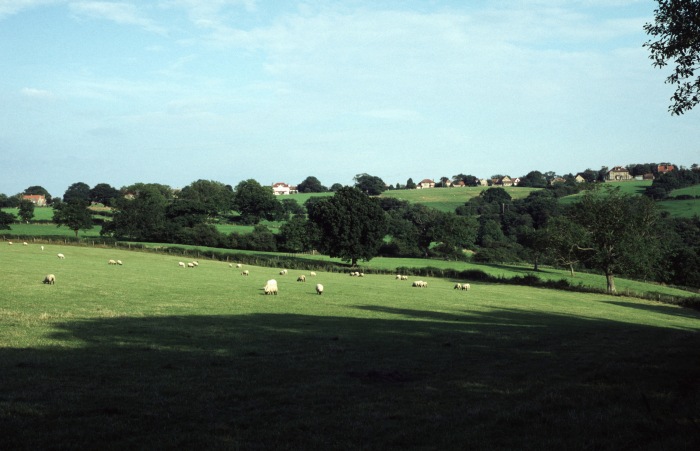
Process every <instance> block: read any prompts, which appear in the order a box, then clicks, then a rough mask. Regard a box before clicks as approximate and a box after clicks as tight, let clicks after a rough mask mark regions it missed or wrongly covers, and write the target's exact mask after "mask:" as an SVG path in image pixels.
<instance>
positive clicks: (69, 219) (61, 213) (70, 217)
mask: <svg viewBox="0 0 700 451" xmlns="http://www.w3.org/2000/svg"><path fill="white" fill-rule="evenodd" d="M89 205H90V204H89V202H88V201H86V200H83V199H78V198H73V199H71V200H70V201H68V202H59V203H57V204H55V205H54V210H53V222H54V224H56V227H61V226H65V227H68V228H69V229H70V230H72V231H73V232H75V236H76V237H77V236H78V232H79V231H80V230H90V229H92V228H93V227H94V225H93V223H92V214H91V213H90V210H89V209H88V206H89Z"/></svg>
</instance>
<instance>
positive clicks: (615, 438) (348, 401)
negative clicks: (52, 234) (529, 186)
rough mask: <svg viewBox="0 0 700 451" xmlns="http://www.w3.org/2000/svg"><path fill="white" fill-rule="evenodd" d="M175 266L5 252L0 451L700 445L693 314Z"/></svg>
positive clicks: (98, 254)
mask: <svg viewBox="0 0 700 451" xmlns="http://www.w3.org/2000/svg"><path fill="white" fill-rule="evenodd" d="M58 252H62V253H64V254H65V255H66V258H65V260H59V259H57V258H56V253H58ZM108 259H120V260H122V261H123V262H124V265H123V266H110V265H107V260H108ZM180 259H182V257H178V256H170V255H162V254H153V253H147V252H133V251H126V250H120V249H99V248H91V247H64V246H57V245H47V246H46V249H45V251H43V252H42V251H41V250H40V249H39V248H38V246H33V245H30V246H6V245H5V246H2V247H0V265H2V268H3V272H2V277H0V293H1V294H0V324H2V325H3V327H1V328H0V362H2V369H3V371H2V372H0V424H1V425H2V427H3V433H2V434H0V448H3V449H47V448H50V449H55V448H60V449H107V450H109V449H115V450H116V449H120V450H121V449H125V448H130V449H133V448H138V449H153V448H158V449H163V448H178V449H182V448H186V449H191V448H194V447H200V448H203V447H205V448H208V449H211V448H214V449H241V448H243V449H323V450H328V449H358V448H361V449H377V450H379V449H382V450H385V449H465V448H469V449H621V448H625V449H638V448H644V449H698V446H700V435H699V434H698V428H699V427H700V386H699V385H698V380H700V367H698V365H697V362H698V361H700V313H698V312H695V311H692V310H686V309H682V308H679V307H675V306H669V305H662V304H658V303H654V302H648V301H642V300H638V299H633V298H625V297H609V296H603V295H591V294H580V293H570V292H561V291H555V290H542V289H535V288H527V287H515V286H507V285H499V284H479V283H475V282H472V289H471V290H470V291H468V292H464V291H456V290H453V284H454V282H455V281H454V280H442V279H437V278H430V277H427V278H426V277H422V278H421V279H423V280H426V281H428V283H429V286H428V288H425V289H419V288H412V287H411V286H410V283H411V280H414V278H412V279H410V280H409V281H396V280H395V279H394V278H393V276H390V275H374V274H368V275H366V276H365V277H362V278H358V277H349V276H347V275H345V274H340V273H324V272H318V276H317V277H313V278H312V277H309V282H306V283H301V282H296V281H295V279H296V276H297V274H298V273H301V271H295V270H293V271H290V273H289V274H288V275H287V276H279V275H278V269H277V268H265V267H255V266H248V265H246V266H245V268H244V269H248V270H249V271H250V274H251V275H250V276H249V277H244V276H241V275H240V271H241V270H239V269H236V268H235V267H229V265H228V264H227V263H224V262H218V261H211V260H205V259H200V260H199V266H198V267H197V268H194V269H182V268H179V267H178V266H177V263H178V261H179V260H180ZM49 272H50V273H54V274H55V275H56V278H57V282H56V284H55V285H44V284H42V283H41V280H42V278H43V276H44V275H45V274H46V273H49ZM306 274H307V276H308V272H307V273H306ZM269 278H275V279H277V280H278V282H279V286H280V294H279V295H278V296H265V295H263V293H262V289H261V288H262V286H263V284H264V283H265V281H266V280H267V279H269ZM317 282H320V283H323V284H324V285H325V288H326V289H325V292H324V294H323V296H317V295H316V294H315V293H314V284H315V283H317Z"/></svg>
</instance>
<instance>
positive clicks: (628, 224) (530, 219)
mask: <svg viewBox="0 0 700 451" xmlns="http://www.w3.org/2000/svg"><path fill="white" fill-rule="evenodd" d="M655 168H656V165H655V164H645V165H630V166H628V170H629V171H630V173H631V174H633V175H638V174H647V173H650V172H654V171H655ZM606 171H607V168H602V169H601V170H600V171H592V170H587V171H584V172H582V173H580V174H581V175H582V176H583V177H584V178H585V179H586V182H583V183H577V182H576V181H575V179H574V176H573V175H571V174H569V175H567V176H565V177H556V176H555V175H554V174H552V173H541V172H539V171H532V172H530V173H528V174H526V175H525V176H523V177H522V178H521V185H520V186H525V187H536V188H542V189H539V190H535V191H533V192H531V193H530V194H529V195H528V196H527V197H525V198H522V199H512V198H511V196H510V194H508V192H507V191H506V190H505V189H503V188H501V187H497V186H492V187H489V188H487V189H484V190H483V191H482V192H481V194H480V195H479V196H477V197H474V198H472V199H470V200H469V201H467V202H465V204H464V205H462V206H460V207H458V208H457V209H456V210H455V211H454V212H452V213H450V212H443V211H438V210H436V209H433V208H430V207H427V206H425V205H422V204H418V203H409V202H407V201H403V200H399V199H395V198H391V197H386V196H381V194H382V192H384V191H385V190H387V189H400V188H402V186H401V185H397V186H396V187H391V186H387V185H386V184H385V183H384V181H383V180H382V179H381V178H379V177H376V176H372V175H369V174H359V175H357V176H356V177H355V179H354V180H355V184H354V186H342V185H340V184H335V185H333V186H332V187H331V188H330V189H328V188H326V187H325V186H323V185H322V184H321V183H320V182H319V180H318V179H317V178H316V177H312V176H310V177H307V178H306V179H305V180H304V181H302V182H301V183H300V184H299V185H298V189H299V191H300V192H306V193H321V192H327V191H333V193H334V194H333V195H332V196H329V195H326V196H323V197H311V198H309V199H308V200H307V201H306V202H305V203H304V204H303V205H300V204H299V203H298V202H297V201H296V200H294V199H293V198H291V197H292V196H275V195H274V194H273V193H272V190H271V189H270V187H269V186H263V185H261V184H260V183H258V182H257V181H255V180H252V179H250V180H244V181H242V182H240V183H239V184H238V185H237V186H235V187H232V186H230V185H225V184H223V183H221V182H216V181H210V180H197V181H195V182H193V183H191V184H190V185H188V186H186V187H184V188H183V189H181V190H173V189H172V188H171V187H169V186H167V185H162V184H157V183H138V184H134V185H131V186H126V187H122V188H121V189H116V188H113V187H111V186H110V185H108V184H105V183H101V184H98V185H96V186H94V187H92V188H91V187H90V186H88V185H87V184H85V183H82V182H78V183H74V184H72V185H71V186H70V187H69V188H68V189H67V190H66V192H65V193H64V194H63V195H62V196H61V197H53V196H51V195H50V193H48V192H46V190H45V189H43V188H42V187H40V186H34V187H29V188H28V189H27V190H25V192H24V193H21V194H43V195H45V196H46V198H47V200H48V201H49V203H50V204H51V206H52V207H53V210H54V216H53V222H54V223H55V224H56V225H58V226H59V227H67V228H69V229H70V230H73V231H74V232H75V234H76V236H77V235H78V232H79V231H80V230H89V229H91V228H92V227H93V226H94V224H96V223H100V225H101V226H102V228H101V232H100V233H101V234H102V235H103V236H104V237H106V238H112V239H115V240H120V241H141V242H161V243H176V244H190V245H201V246H210V247H218V248H227V249H252V250H260V251H283V252H290V253H299V252H308V251H310V250H312V249H313V250H317V251H319V252H321V253H324V254H327V255H330V256H331V257H340V258H341V259H343V260H344V261H347V262H349V263H350V264H352V265H353V266H354V265H356V264H357V263H358V261H361V260H365V261H366V260H370V259H371V258H373V257H375V256H379V255H381V256H389V257H422V258H440V259H451V260H461V259H471V260H473V261H476V262H483V263H506V262H508V263H512V262H529V263H531V264H532V265H533V269H534V270H538V268H539V267H540V266H541V265H553V266H557V267H563V268H567V269H568V270H569V271H571V274H572V275H573V274H575V272H576V271H578V270H587V271H595V272H598V273H601V274H604V275H605V276H606V278H607V281H608V290H609V291H610V292H615V283H614V277H615V276H616V275H620V276H627V277H633V278H637V279H644V280H650V281H657V282H662V283H668V284H675V285H680V286H687V287H694V288H698V287H700V218H698V217H697V216H695V217H693V218H676V217H670V216H669V215H668V214H662V213H661V211H660V210H659V209H658V207H657V205H656V203H655V201H656V200H660V199H664V198H667V197H668V196H669V193H671V192H672V191H673V190H675V189H679V188H684V187H688V186H692V185H697V184H700V169H699V168H698V167H697V165H693V167H692V168H691V169H685V168H681V169H677V170H675V171H672V172H669V173H665V174H655V180H654V182H653V183H652V185H651V186H650V187H648V188H647V190H646V192H645V193H644V195H643V196H639V195H632V194H626V193H623V192H621V191H620V190H619V189H615V188H611V187H610V186H609V185H607V184H605V183H600V180H601V177H602V176H603V174H604V173H605V172H606ZM555 178H556V179H557V180H558V182H557V183H552V181H553V180H554V179H555ZM443 179H444V178H443ZM459 180H462V181H464V182H465V183H468V184H475V183H478V179H477V178H476V177H474V176H470V175H464V174H459V175H456V176H454V177H453V181H455V182H457V181H459ZM443 182H444V180H443ZM411 184H412V180H411V179H409V180H408V181H407V183H406V185H404V187H406V186H408V187H410V186H411ZM404 189H405V188H404ZM577 193H579V196H578V197H577V200H576V201H575V202H573V203H566V204H565V203H562V202H560V198H562V197H564V196H568V195H571V194H577ZM21 194H20V195H16V196H6V195H0V207H5V208H6V207H18V208H19V212H18V216H19V217H16V216H14V215H10V214H8V213H6V212H0V228H5V229H11V227H12V223H14V222H16V221H19V220H21V221H31V220H32V218H33V211H34V204H32V203H31V202H29V201H26V200H20V199H21ZM96 204H99V205H102V206H105V207H107V208H102V209H101V210H100V212H99V215H100V219H96V216H95V210H94V206H95V205H96ZM269 221H275V222H277V223H278V224H280V225H279V230H278V231H277V232H276V233H273V231H272V230H271V229H270V228H269V227H268V226H267V225H266V224H269ZM225 223H234V224H248V225H253V226H254V228H253V231H252V232H251V233H245V234H243V233H237V232H232V233H228V234H224V233H221V232H220V231H219V229H218V228H217V225H219V224H225Z"/></svg>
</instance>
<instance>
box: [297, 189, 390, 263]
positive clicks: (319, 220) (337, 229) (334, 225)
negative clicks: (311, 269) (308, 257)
mask: <svg viewBox="0 0 700 451" xmlns="http://www.w3.org/2000/svg"><path fill="white" fill-rule="evenodd" d="M309 220H310V221H311V222H312V223H314V224H315V225H316V226H317V228H318V230H319V241H318V243H316V244H317V248H318V249H319V250H320V251H321V252H324V253H327V254H328V255H330V256H331V257H339V258H341V259H343V260H344V261H349V262H350V263H351V264H352V265H353V266H356V265H357V261H358V260H359V259H363V260H365V261H368V260H370V259H372V258H373V257H375V256H376V255H377V254H378V251H379V247H380V246H381V245H382V242H383V239H384V235H385V234H386V230H387V227H386V216H385V213H384V210H382V208H381V207H380V205H379V202H378V201H377V200H376V199H373V198H370V197H369V196H367V195H366V194H365V193H363V192H362V191H360V190H359V189H358V188H354V187H346V188H342V189H340V190H338V191H337V192H336V193H335V195H334V196H333V197H330V198H327V199H323V200H321V201H319V202H316V203H315V204H313V206H312V208H311V209H310V210H309Z"/></svg>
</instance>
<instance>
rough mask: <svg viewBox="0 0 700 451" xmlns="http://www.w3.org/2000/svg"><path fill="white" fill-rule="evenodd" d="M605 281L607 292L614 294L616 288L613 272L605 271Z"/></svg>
mask: <svg viewBox="0 0 700 451" xmlns="http://www.w3.org/2000/svg"><path fill="white" fill-rule="evenodd" d="M605 281H606V282H607V283H608V293H610V294H615V293H617V290H616V289H615V274H613V273H611V272H606V273H605Z"/></svg>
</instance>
